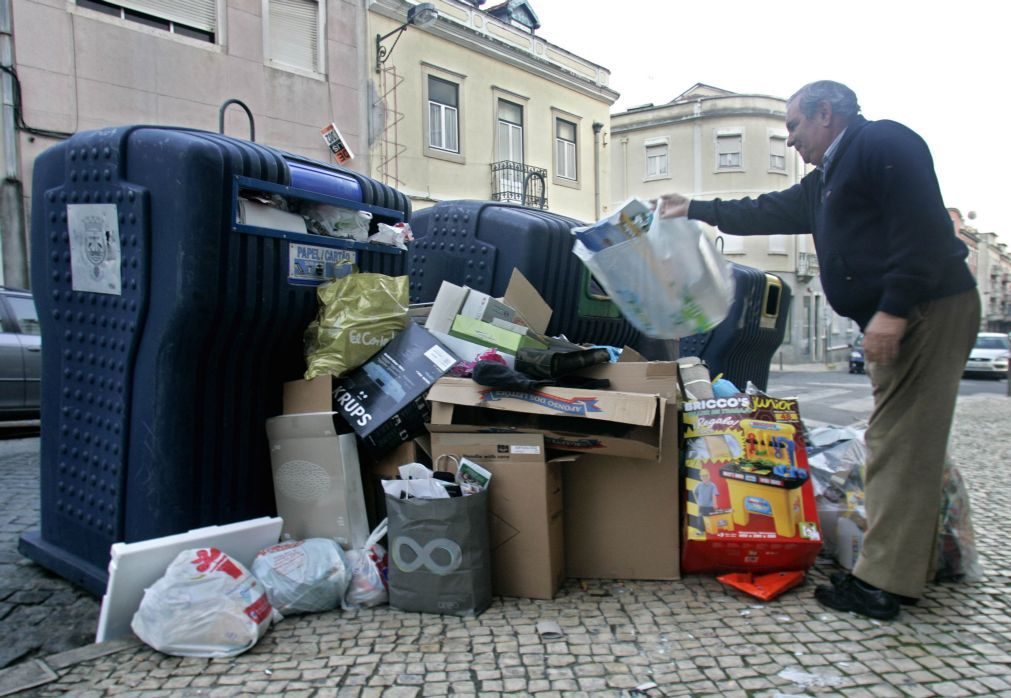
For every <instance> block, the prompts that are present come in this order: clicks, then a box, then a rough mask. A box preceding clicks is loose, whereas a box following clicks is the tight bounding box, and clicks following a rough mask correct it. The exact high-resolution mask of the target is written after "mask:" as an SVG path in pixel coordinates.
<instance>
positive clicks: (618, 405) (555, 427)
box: [428, 378, 664, 460]
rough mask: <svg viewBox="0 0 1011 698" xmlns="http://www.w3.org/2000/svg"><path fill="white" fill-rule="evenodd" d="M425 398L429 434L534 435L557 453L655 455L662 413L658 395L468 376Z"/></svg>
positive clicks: (442, 385) (442, 384) (445, 382)
mask: <svg viewBox="0 0 1011 698" xmlns="http://www.w3.org/2000/svg"><path fill="white" fill-rule="evenodd" d="M428 399H429V401H430V402H431V404H432V414H431V418H430V421H429V424H428V429H429V431H431V432H433V433H436V432H484V433H490V432H511V433H536V434H543V435H544V440H545V443H547V445H548V446H549V447H550V448H556V449H559V450H562V451H576V452H581V453H606V454H610V455H619V456H630V457H633V458H650V459H653V460H656V459H657V458H659V457H660V435H661V434H662V432H663V418H664V410H662V409H661V406H662V401H661V398H660V397H659V396H658V395H647V394H644V393H624V392H617V391H613V390H584V389H579V390H576V389H572V388H557V387H545V388H542V389H541V390H538V391H522V390H502V389H498V388H489V387H485V386H482V385H479V384H477V383H475V382H474V381H473V380H471V379H469V378H442V379H440V380H439V381H437V382H436V383H435V385H433V386H432V388H431V389H430V390H429V391H428Z"/></svg>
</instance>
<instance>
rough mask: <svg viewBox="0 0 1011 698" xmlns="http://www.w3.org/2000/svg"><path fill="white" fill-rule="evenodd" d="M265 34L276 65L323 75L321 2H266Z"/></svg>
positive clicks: (303, 0) (270, 54)
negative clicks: (320, 38) (320, 39)
mask: <svg viewBox="0 0 1011 698" xmlns="http://www.w3.org/2000/svg"><path fill="white" fill-rule="evenodd" d="M265 3H266V5H267V6H266V7H265V8H264V9H265V10H266V11H265V12H264V16H265V17H267V21H266V22H265V23H264V27H263V31H264V36H265V38H266V41H265V43H266V45H267V51H268V55H269V57H270V60H271V62H272V63H278V64H280V65H284V66H287V67H290V68H299V69H301V70H306V71H310V72H313V73H322V72H323V52H322V51H321V50H320V41H319V37H320V36H321V35H323V31H322V30H321V25H322V23H323V15H322V14H321V12H320V10H321V7H320V3H319V2H318V0H265Z"/></svg>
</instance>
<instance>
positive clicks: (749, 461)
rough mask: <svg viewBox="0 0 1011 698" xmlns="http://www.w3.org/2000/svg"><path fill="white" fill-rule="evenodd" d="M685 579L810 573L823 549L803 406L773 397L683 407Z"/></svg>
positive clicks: (747, 397) (714, 400)
mask: <svg viewBox="0 0 1011 698" xmlns="http://www.w3.org/2000/svg"><path fill="white" fill-rule="evenodd" d="M683 415H684V416H683V419H684V426H685V433H684V456H685V459H684V463H685V468H684V475H685V477H684V487H685V507H684V512H685V525H684V542H685V544H684V547H683V549H682V561H681V568H682V571H684V572H686V573H689V572H774V571H780V570H805V569H807V568H809V567H810V566H811V565H813V564H814V561H815V558H816V557H817V555H818V551H819V550H820V549H821V533H820V531H819V528H818V513H817V511H816V510H815V501H814V489H813V486H812V484H811V478H810V471H809V469H808V463H807V451H806V449H805V445H804V432H803V425H802V424H801V421H800V414H799V412H798V410H797V401H796V400H792V399H782V398H774V397H770V396H767V395H761V394H759V395H745V394H743V393H740V394H737V395H733V396H731V397H719V398H709V399H705V400H697V401H694V402H688V403H686V404H685V405H684V413H683Z"/></svg>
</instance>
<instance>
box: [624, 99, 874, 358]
mask: <svg viewBox="0 0 1011 698" xmlns="http://www.w3.org/2000/svg"><path fill="white" fill-rule="evenodd" d="M785 115H786V100H785V99H783V98H780V97H773V96H768V95H758V94H736V93H733V92H730V91H728V90H724V89H720V88H718V87H713V86H710V85H704V84H701V83H700V84H696V85H694V86H692V87H691V88H690V89H688V90H687V91H685V92H684V93H682V94H680V95H678V96H677V97H675V98H674V99H672V100H671V101H670V102H667V103H665V104H659V105H655V104H646V105H642V106H637V107H633V108H631V109H628V110H626V111H624V112H622V113H619V114H613V115H612V117H611V134H612V136H611V137H612V143H613V145H612V151H611V168H612V169H611V203H612V205H614V204H619V203H620V202H622V201H625V200H626V199H628V198H629V197H633V196H635V197H639V198H654V197H657V196H660V195H662V194H665V193H667V192H680V193H683V194H686V195H689V196H691V197H693V198H698V199H712V198H716V197H719V198H739V197H743V196H751V197H755V196H758V195H759V194H762V193H764V192H768V191H777V190H780V189H786V188H787V187H790V186H792V185H793V184H796V183H797V182H799V181H800V179H801V178H802V177H803V176H804V174H805V173H806V171H807V170H806V169H805V167H806V166H805V165H804V163H803V161H802V160H801V158H800V156H799V155H797V153H796V151H794V150H793V149H792V148H787V147H786V140H787V133H786V127H785V125H784V119H785ZM705 227H706V229H707V232H708V233H709V234H710V235H713V236H718V240H717V244H718V246H721V247H722V249H723V252H724V254H725V255H726V256H727V257H728V258H729V259H730V260H731V261H733V262H737V263H739V264H743V265H746V266H751V267H755V268H758V269H763V270H765V271H769V272H772V273H775V274H777V275H778V276H780V277H782V278H783V280H784V282H785V283H786V284H787V285H788V286H789V287H790V290H791V291H792V294H793V302H792V307H791V310H790V318H789V324H788V328H787V332H786V336H785V337H784V341H783V345H782V348H781V354H782V358H783V361H785V362H787V363H796V362H808V361H827V360H839V359H841V358H842V357H843V356H844V353H843V352H844V347H845V346H846V344H847V343H848V342H850V341H852V339H853V337H854V336H855V334H856V332H857V331H858V330H857V328H856V325H855V324H854V323H852V322H851V321H849V320H847V319H845V318H841V317H839V316H838V315H836V314H835V313H834V312H832V310H831V308H830V307H829V306H828V304H827V303H826V301H825V298H824V293H823V292H822V290H821V285H820V282H819V278H818V261H817V257H816V256H815V250H814V242H813V240H812V239H811V237H810V236H808V235H803V236H800V235H797V236H794V235H767V236H751V237H739V236H734V235H725V234H719V232H718V231H717V230H716V229H714V228H711V227H710V226H705Z"/></svg>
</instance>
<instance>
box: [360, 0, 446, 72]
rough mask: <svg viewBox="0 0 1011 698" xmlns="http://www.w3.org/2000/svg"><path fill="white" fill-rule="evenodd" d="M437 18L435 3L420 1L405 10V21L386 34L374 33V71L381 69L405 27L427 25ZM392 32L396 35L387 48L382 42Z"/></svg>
mask: <svg viewBox="0 0 1011 698" xmlns="http://www.w3.org/2000/svg"><path fill="white" fill-rule="evenodd" d="M437 19H439V11H438V10H437V9H435V5H433V4H432V3H430V2H422V3H419V4H417V5H415V6H414V7H412V8H411V9H410V10H408V11H407V21H406V22H404V23H403V24H401V25H400V26H399V27H397V28H396V29H394V30H393V31H391V32H389V33H387V34H382V35H379V34H376V72H377V73H378V72H380V71H381V70H382V67H383V63H385V62H386V59H387V58H389V57H390V55H391V54H392V53H393V49H394V48H396V46H397V42H398V41H400V35H401V34H403V33H404V32H405V31H407V27H409V26H411V25H412V24H413V25H414V26H416V27H427V26H428V25H429V24H432V23H433V22H435V20H437ZM394 34H396V35H397V36H396V38H395V39H394V40H393V45H392V46H390V47H389V48H386V47H385V46H383V45H382V43H383V42H384V41H385V40H386V39H389V38H390V37H391V36H393V35H394Z"/></svg>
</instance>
